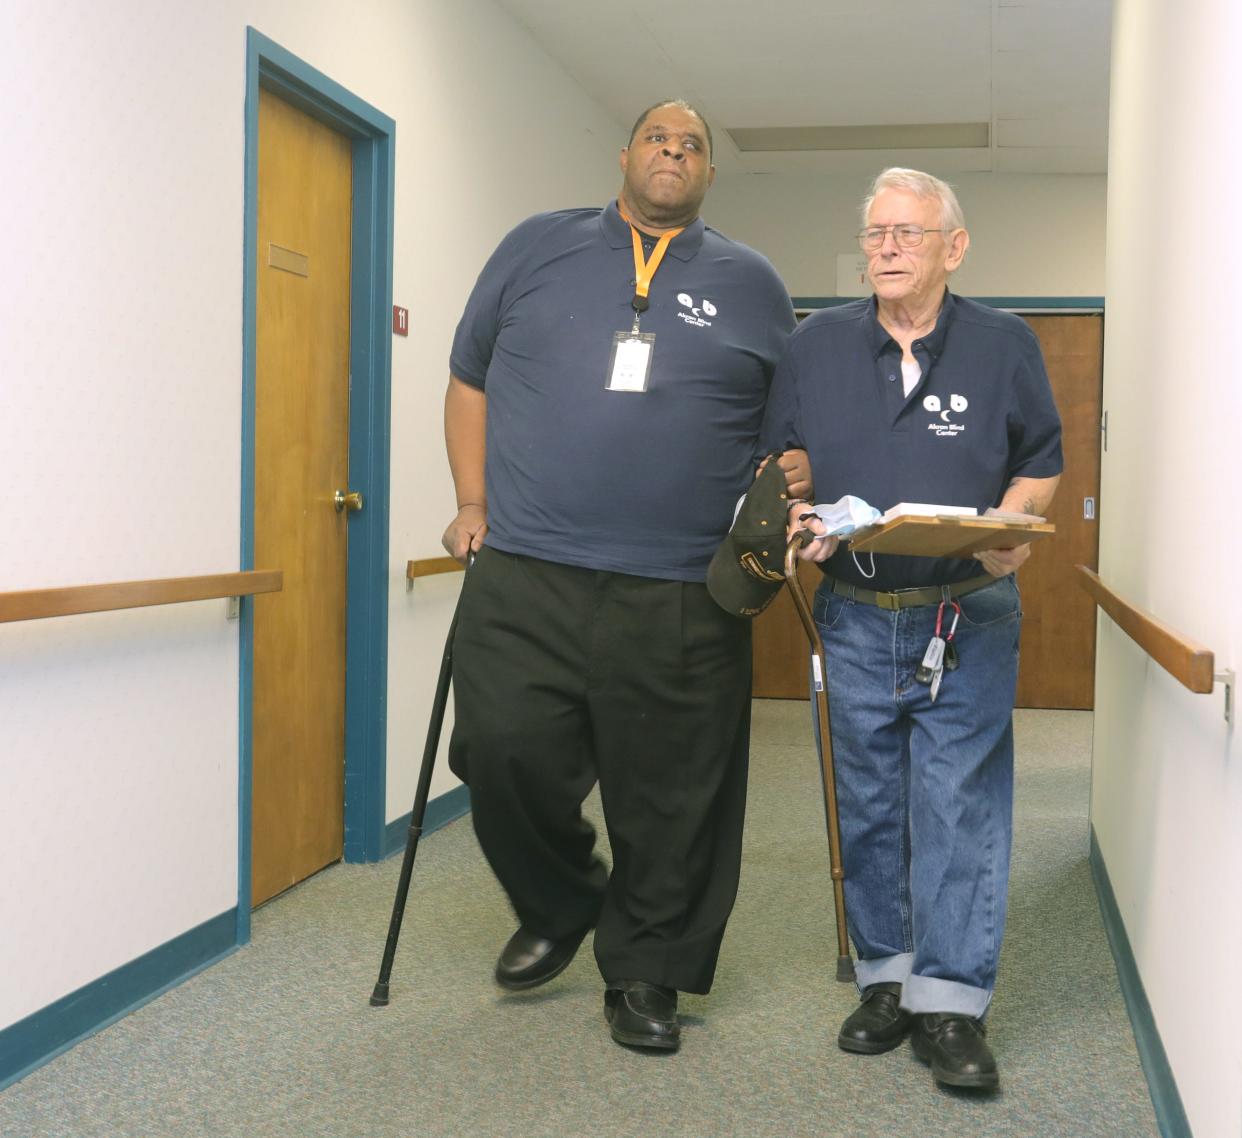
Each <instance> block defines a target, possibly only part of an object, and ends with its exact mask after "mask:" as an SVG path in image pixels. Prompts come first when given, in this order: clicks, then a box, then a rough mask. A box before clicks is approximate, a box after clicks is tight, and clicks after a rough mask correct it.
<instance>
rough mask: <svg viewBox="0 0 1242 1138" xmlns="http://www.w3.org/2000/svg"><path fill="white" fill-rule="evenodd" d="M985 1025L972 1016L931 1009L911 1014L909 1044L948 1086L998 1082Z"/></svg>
mask: <svg viewBox="0 0 1242 1138" xmlns="http://www.w3.org/2000/svg"><path fill="white" fill-rule="evenodd" d="M986 1033H987V1029H986V1028H985V1027H984V1026H983V1023H982V1022H981V1021H980V1020H977V1019H975V1018H974V1017H973V1016H963V1015H950V1014H949V1013H947V1012H931V1013H929V1014H927V1015H918V1016H915V1017H914V1028H913V1030H912V1031H911V1032H910V1047H911V1049H912V1050H913V1051H914V1053H915V1055H917V1056H918V1057H919V1058H920V1059H922V1060H923V1062H924V1063H930V1064H931V1071H932V1078H933V1079H935V1080H936V1082H938V1083H944V1084H946V1085H947V1086H950V1087H981V1088H983V1089H985V1090H995V1089H996V1088H997V1087H999V1086H1000V1074H999V1073H998V1072H997V1070H996V1060H995V1059H994V1058H993V1057H992V1050H991V1048H990V1047H988V1044H987V1040H985V1039H984V1035H985V1034H986Z"/></svg>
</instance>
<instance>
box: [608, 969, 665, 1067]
mask: <svg viewBox="0 0 1242 1138" xmlns="http://www.w3.org/2000/svg"><path fill="white" fill-rule="evenodd" d="M604 1019H606V1020H607V1021H608V1025H609V1027H611V1028H612V1037H613V1039H615V1040H616V1041H617V1042H618V1043H624V1044H625V1045H626V1046H627V1047H653V1048H655V1049H656V1050H659V1051H676V1050H677V1048H678V1047H679V1046H680V1045H681V1025H680V1024H679V1023H678V1022H677V992H676V990H675V989H673V988H661V987H660V986H659V985H658V984H648V983H647V982H646V981H645V980H615V981H613V982H612V983H611V984H609V985H608V987H607V988H605V989H604Z"/></svg>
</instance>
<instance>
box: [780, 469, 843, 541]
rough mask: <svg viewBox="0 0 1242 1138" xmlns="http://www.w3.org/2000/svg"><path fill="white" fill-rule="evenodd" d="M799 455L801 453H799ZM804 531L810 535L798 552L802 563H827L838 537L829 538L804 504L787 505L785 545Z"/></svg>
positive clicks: (825, 527)
mask: <svg viewBox="0 0 1242 1138" xmlns="http://www.w3.org/2000/svg"><path fill="white" fill-rule="evenodd" d="M799 453H801V452H799ZM802 530H805V531H807V532H808V533H809V534H810V535H811V541H810V542H809V543H808V544H806V545H804V546H802V547H801V548H800V549H799V550H798V556H799V558H801V559H802V560H803V561H827V560H828V558H829V557H831V556H832V555H833V554H834V553H836V551H837V546H838V545H840V544H841V539H840V538H839V537H829V536H828V527H827V526H825V525H824V523H823V522H821V521H820V520H819V517H818V515H817V514H816V513H815V511H814V510H812V509H811V507H810V505H808V504H807V503H806V502H790V503H789V522H788V525H787V526H786V528H785V544H786V545H788V544H789V543H790V542H791V541H793V539H794V535H795V534H797V533H798V532H800V531H802Z"/></svg>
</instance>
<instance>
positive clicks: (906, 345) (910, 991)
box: [763, 169, 1061, 1089]
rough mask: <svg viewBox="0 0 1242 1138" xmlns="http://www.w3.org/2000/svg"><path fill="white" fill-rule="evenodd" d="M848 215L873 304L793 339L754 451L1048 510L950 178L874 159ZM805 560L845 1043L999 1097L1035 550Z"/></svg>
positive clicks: (1024, 366) (1053, 429)
mask: <svg viewBox="0 0 1242 1138" xmlns="http://www.w3.org/2000/svg"><path fill="white" fill-rule="evenodd" d="M862 214H863V230H862V233H861V234H860V236H859V240H860V244H861V246H862V248H863V250H864V252H865V253H866V254H867V257H868V266H867V270H868V276H869V279H870V281H871V285H872V288H873V289H874V292H875V295H874V296H873V297H870V298H868V299H866V300H859V301H857V302H854V303H850V304H846V305H843V306H841V307H839V308H831V309H825V310H823V311H821V312H817V313H815V314H814V315H813V316H811V317H809V318H808V319H806V320H805V321H804V322H803V323H802V325H801V326H800V327H799V328H798V330H797V331H796V332H795V333H794V335H793V336H792V337H791V338H790V340H789V343H788V345H787V347H786V350H785V354H784V356H783V357H782V359H781V363H780V366H779V367H778V369H777V375H776V379H775V380H774V382H773V389H772V397H771V400H770V402H769V405H768V410H767V417H766V419H765V423H764V429H763V442H764V445H765V447H766V446H775V447H776V448H777V449H779V448H781V447H783V446H799V447H805V448H806V449H807V451H808V452H809V455H810V461H811V470H812V475H813V480H814V483H815V492H816V496H817V498H818V499H819V500H820V501H832V500H834V499H836V498H838V497H840V496H842V495H845V494H854V495H857V496H858V497H860V498H863V499H864V500H865V501H867V502H868V503H870V504H871V505H872V506H875V507H877V508H878V509H880V510H882V511H883V510H887V509H889V508H891V507H892V506H894V505H896V504H897V503H899V502H928V503H935V504H938V505H952V506H973V507H974V508H976V509H977V510H978V511H979V512H980V513H983V512H984V511H985V510H987V509H988V508H989V507H999V508H1000V509H1001V510H1005V511H1014V512H1020V513H1025V514H1042V513H1043V512H1044V511H1045V510H1046V509H1047V507H1048V505H1049V503H1050V502H1051V500H1052V495H1053V491H1054V490H1055V488H1056V484H1057V481H1058V478H1059V476H1060V472H1061V441H1060V440H1061V428H1060V420H1059V418H1058V415H1057V411H1056V407H1055V405H1054V403H1053V400H1052V392H1051V389H1050V387H1049V384H1048V378H1047V374H1046V372H1045V370H1044V364H1043V359H1042V357H1041V355H1040V351H1039V344H1038V342H1037V340H1036V338H1035V336H1034V334H1033V333H1032V332H1031V330H1030V328H1029V327H1028V326H1027V325H1026V324H1025V323H1024V322H1023V321H1022V320H1020V319H1019V318H1018V317H1016V316H1012V315H1009V314H1006V313H1001V312H997V311H995V310H993V309H990V308H986V307H984V306H983V305H980V304H976V303H974V302H972V301H969V300H964V299H962V298H961V297H957V296H954V295H953V294H952V293H951V292H949V290H948V288H947V287H946V286H947V280H948V276H949V274H950V273H951V272H952V271H953V270H954V269H956V268H957V267H958V266H959V265H960V264H961V262H962V258H963V257H964V256H965V253H966V248H967V246H968V244H969V240H970V239H969V236H968V234H967V232H966V229H965V224H964V221H963V218H962V213H961V208H960V206H959V205H958V203H957V199H956V197H955V195H954V194H953V191H952V189H951V188H950V187H949V186H947V185H946V184H945V183H944V182H942V181H940V179H938V178H934V177H932V176H931V175H929V174H923V173H920V172H918V171H914V170H901V169H890V170H886V171H884V172H883V173H882V174H880V176H879V177H878V178H877V179H876V181H875V183H874V185H873V186H872V190H871V194H870V195H869V196H868V198H867V199H866V201H865V202H864V204H863V211H862ZM811 524H812V528H813V529H815V530H816V532H820V531H822V528H823V527H822V526H820V525H819V523H818V522H812V523H811ZM807 552H808V555H810V556H813V557H814V559H815V560H820V561H823V562H824V564H823V568H824V570H825V577H824V581H823V584H822V585H821V586H820V588H819V590H818V592H817V594H816V598H815V619H816V622H817V624H818V625H819V628H820V631H821V633H822V635H823V641H824V649H825V652H826V656H827V665H828V680H827V686H828V691H829V697H830V706H831V719H832V748H833V755H834V759H835V764H836V774H837V780H838V795H839V804H840V812H841V833H842V844H843V852H844V868H845V888H846V896H847V904H848V912H849V921H850V934H851V936H852V937H853V940H854V945H855V948H856V949H857V951H858V956H859V963H858V983H859V988H860V990H861V994H862V1002H861V1004H860V1006H859V1007H858V1008H857V1009H856V1010H855V1011H854V1012H853V1013H852V1014H851V1015H850V1016H849V1018H848V1019H846V1021H845V1023H844V1024H843V1025H842V1027H841V1031H840V1034H839V1036H838V1042H839V1044H840V1046H841V1047H842V1048H844V1049H845V1050H846V1051H851V1052H855V1053H861V1054H878V1053H880V1052H884V1051H888V1050H890V1049H891V1048H893V1047H896V1046H897V1045H898V1044H899V1043H900V1042H901V1041H902V1039H904V1038H905V1036H906V1034H907V1033H910V1034H911V1044H912V1046H913V1049H914V1052H915V1054H916V1055H918V1056H919V1057H920V1058H921V1059H923V1060H925V1061H926V1062H928V1063H930V1065H931V1069H932V1074H933V1076H934V1077H935V1079H936V1080H937V1081H939V1082H942V1083H947V1084H950V1085H954V1086H965V1087H981V1088H986V1089H990V1088H993V1087H996V1086H998V1085H999V1076H998V1073H997V1067H996V1062H995V1059H994V1057H993V1055H992V1053H991V1051H990V1049H989V1047H988V1044H987V1041H986V1039H985V1037H984V1026H983V1018H984V1014H985V1012H986V1010H987V1007H988V1004H989V1002H990V1000H991V997H992V991H993V987H994V985H995V981H996V964H997V958H998V956H999V953H1000V944H1001V934H1002V931H1003V928H1004V923H1005V902H1006V893H1007V888H1008V873H1009V848H1010V838H1011V831H1012V799H1013V726H1012V710H1013V700H1014V689H1015V686H1016V682H1017V664H1018V633H1019V626H1020V622H1021V609H1020V605H1019V599H1018V586H1017V584H1016V582H1015V580H1014V571H1015V570H1016V569H1017V568H1018V567H1019V566H1020V565H1021V564H1022V562H1023V561H1025V560H1026V558H1027V556H1029V553H1030V546H1029V545H1019V546H1017V547H1015V548H1013V549H1007V550H993V551H990V552H987V553H982V554H979V555H978V558H977V560H975V559H950V558H944V559H931V558H920V557H897V556H883V555H878V556H876V557H874V559H873V558H871V557H870V556H868V555H867V554H861V555H858V556H855V555H853V554H851V553H850V552H849V551H848V550H845V549H841V548H839V547H838V545H837V542H836V540H835V539H833V540H829V541H821V542H817V543H815V544H814V545H812V546H810V547H809V549H808V551H807ZM955 616H956V617H957V627H956V633H955V635H954V636H953V638H952V645H953V647H952V650H951V652H950V656H951V657H954V659H952V660H951V662H952V663H956V665H957V666H956V667H955V668H953V669H952V670H945V671H944V672H943V673H942V675H941V676H940V683H939V684H938V685H936V686H932V685H929V684H928V683H926V682H921V681H920V677H919V676H918V675H917V674H916V673H917V672H918V669H919V665H920V663H921V662H922V661H923V657H924V654H925V653H926V651H927V649H928V645H929V643H930V641H931V639H932V637H933V636H934V635H936V633H937V628H940V630H941V633H942V634H944V633H947V632H948V631H949V629H950V627H951V625H952V621H953V619H954V617H955ZM926 678H927V676H926V673H925V674H924V676H923V679H926Z"/></svg>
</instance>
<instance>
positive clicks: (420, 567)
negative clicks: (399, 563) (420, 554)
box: [405, 557, 465, 581]
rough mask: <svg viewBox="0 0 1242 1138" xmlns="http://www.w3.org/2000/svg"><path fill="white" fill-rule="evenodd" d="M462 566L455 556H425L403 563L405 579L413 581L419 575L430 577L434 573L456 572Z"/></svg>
mask: <svg viewBox="0 0 1242 1138" xmlns="http://www.w3.org/2000/svg"><path fill="white" fill-rule="evenodd" d="M464 568H465V566H464V565H463V564H462V563H461V562H460V561H458V560H457V559H456V558H455V557H425V558H423V560H422V561H407V562H406V563H405V579H406V580H407V581H415V580H417V579H418V578H419V577H431V576H433V575H434V574H436V573H456V572H457V571H458V570H460V569H464Z"/></svg>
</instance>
